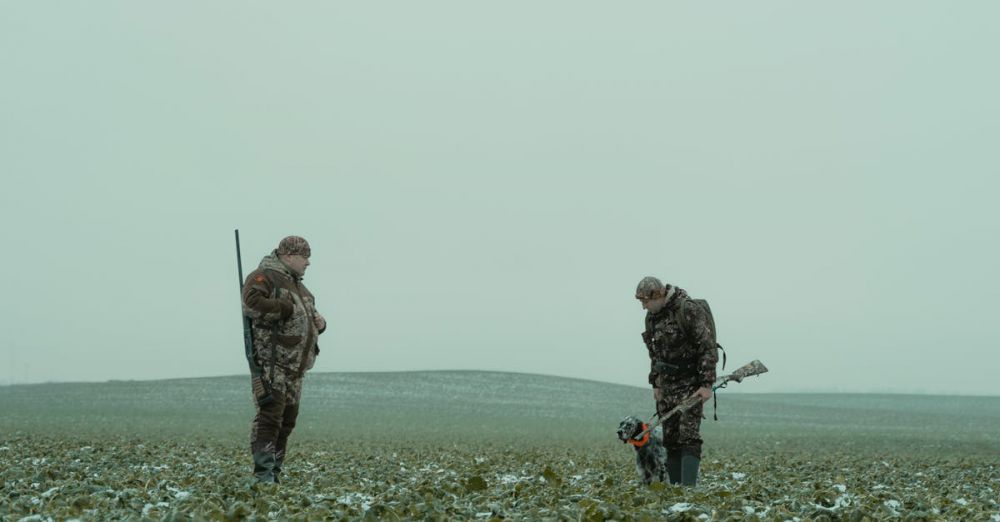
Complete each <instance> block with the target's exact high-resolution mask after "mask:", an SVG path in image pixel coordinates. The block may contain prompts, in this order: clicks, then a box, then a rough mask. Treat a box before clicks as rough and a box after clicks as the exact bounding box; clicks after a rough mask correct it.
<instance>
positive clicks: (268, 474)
mask: <svg viewBox="0 0 1000 522" xmlns="http://www.w3.org/2000/svg"><path fill="white" fill-rule="evenodd" d="M274 468H275V459H274V453H271V452H265V451H261V452H257V453H254V454H253V474H254V476H255V477H257V482H262V483H264V484H277V482H278V479H277V477H276V476H275V474H274Z"/></svg>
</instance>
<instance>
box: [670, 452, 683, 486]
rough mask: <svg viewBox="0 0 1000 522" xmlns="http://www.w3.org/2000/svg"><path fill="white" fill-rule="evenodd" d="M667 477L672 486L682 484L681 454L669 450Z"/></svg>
mask: <svg viewBox="0 0 1000 522" xmlns="http://www.w3.org/2000/svg"><path fill="white" fill-rule="evenodd" d="M667 475H668V476H669V478H670V483H671V484H680V483H681V454H680V452H678V451H670V450H667Z"/></svg>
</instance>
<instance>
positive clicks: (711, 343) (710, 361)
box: [642, 288, 719, 389]
mask: <svg viewBox="0 0 1000 522" xmlns="http://www.w3.org/2000/svg"><path fill="white" fill-rule="evenodd" d="M642 339H643V342H645V344H646V349H647V351H648V352H649V359H650V372H649V383H650V384H652V385H653V386H654V387H656V388H661V389H671V388H701V387H709V388H711V387H712V385H713V384H714V383H715V365H716V363H717V362H718V360H719V354H718V351H717V350H718V348H717V347H716V343H715V336H714V335H713V334H712V329H711V327H710V326H709V318H708V314H707V313H706V312H705V309H704V308H702V306H701V305H699V304H698V303H696V302H695V301H693V300H692V299H691V297H690V296H688V294H687V292H685V291H684V290H682V289H680V288H678V289H677V291H676V292H675V293H674V295H673V296H672V297H671V298H670V299H669V300H668V301H667V304H666V305H665V306H664V307H663V309H661V310H660V311H659V312H657V313H656V314H651V313H648V312H647V313H646V331H645V332H643V333H642Z"/></svg>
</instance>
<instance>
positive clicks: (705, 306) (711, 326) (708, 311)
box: [681, 298, 726, 370]
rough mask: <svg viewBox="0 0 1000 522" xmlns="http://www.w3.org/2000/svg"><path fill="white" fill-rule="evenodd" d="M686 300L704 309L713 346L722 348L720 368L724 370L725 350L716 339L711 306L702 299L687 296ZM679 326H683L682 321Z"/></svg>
mask: <svg viewBox="0 0 1000 522" xmlns="http://www.w3.org/2000/svg"><path fill="white" fill-rule="evenodd" d="M688 300H689V301H691V302H693V303H695V304H697V305H698V306H700V307H701V309H702V310H704V311H705V315H707V316H708V329H709V330H711V331H712V341H713V342H714V343H715V346H716V347H717V348H718V349H719V350H722V369H723V370H725V369H726V350H725V348H723V347H722V345H721V344H719V341H718V340H717V339H718V337H716V331H715V318H714V317H712V307H710V306H708V301H706V300H704V299H690V298H689V299H688ZM681 327H682V328H683V322H681ZM685 333H686V332H685Z"/></svg>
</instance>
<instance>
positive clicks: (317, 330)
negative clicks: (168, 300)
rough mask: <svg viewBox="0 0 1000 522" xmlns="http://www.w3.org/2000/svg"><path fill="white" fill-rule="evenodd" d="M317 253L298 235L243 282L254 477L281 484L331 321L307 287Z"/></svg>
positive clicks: (287, 240) (288, 240)
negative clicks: (309, 376) (309, 374)
mask: <svg viewBox="0 0 1000 522" xmlns="http://www.w3.org/2000/svg"><path fill="white" fill-rule="evenodd" d="M311 254H312V251H311V249H310V247H309V243H308V242H306V240H305V239H303V238H301V237H298V236H288V237H286V238H284V239H282V240H281V242H280V243H279V244H278V248H276V249H275V250H273V251H272V252H271V253H270V254H268V255H267V256H265V257H264V259H263V260H261V262H260V266H258V268H257V269H256V270H254V271H253V272H250V274H249V275H248V276H247V278H246V280H245V281H244V282H243V289H242V294H241V295H242V301H243V314H244V316H245V317H246V318H247V320H248V321H249V322H250V325H251V328H250V331H249V333H250V336H249V339H250V340H251V343H252V349H251V350H250V356H249V357H248V360H249V362H250V369H251V389H252V391H253V396H254V401H255V404H256V407H257V415H256V416H255V417H254V419H253V424H252V427H251V432H250V449H251V452H252V453H253V461H254V475H255V476H256V478H257V480H258V481H260V482H268V483H276V482H279V476H280V474H281V470H282V466H283V464H284V460H285V454H286V453H285V452H286V450H287V447H288V436H289V435H290V434H291V433H292V430H293V429H294V428H295V422H296V419H297V418H298V415H299V401H300V399H301V397H302V380H303V377H304V375H305V373H306V371H308V370H309V369H311V368H312V367H313V364H314V363H315V362H316V356H317V355H318V354H319V345H318V344H317V339H318V338H319V334H321V333H323V332H324V331H325V330H326V320H325V319H323V316H322V315H320V314H319V312H317V311H316V304H315V300H314V299H313V295H312V293H311V292H310V291H309V290H308V289H307V288H306V287H305V285H304V284H302V276H303V275H304V274H305V270H306V267H308V266H309V257H310V255H311Z"/></svg>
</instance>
